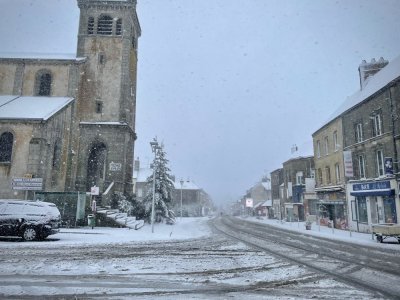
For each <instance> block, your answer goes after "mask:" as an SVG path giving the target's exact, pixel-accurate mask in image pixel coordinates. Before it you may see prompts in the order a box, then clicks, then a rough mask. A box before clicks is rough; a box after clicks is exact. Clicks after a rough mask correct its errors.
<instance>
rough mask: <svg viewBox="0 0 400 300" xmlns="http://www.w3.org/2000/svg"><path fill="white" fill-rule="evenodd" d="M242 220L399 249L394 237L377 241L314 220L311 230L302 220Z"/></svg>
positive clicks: (349, 241)
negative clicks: (319, 224)
mask: <svg viewBox="0 0 400 300" xmlns="http://www.w3.org/2000/svg"><path fill="white" fill-rule="evenodd" d="M241 218H242V219H243V220H246V221H250V222H258V223H264V224H268V225H271V226H275V227H280V228H285V229H287V230H291V231H295V232H299V233H301V234H308V235H312V236H316V237H323V238H328V239H332V240H338V241H344V242H348V243H354V244H358V245H366V246H370V247H377V248H380V249H382V248H384V249H392V250H398V251H400V244H399V243H398V242H397V239H395V238H387V239H385V240H384V242H383V243H377V241H376V239H373V235H372V234H370V233H360V232H354V231H353V232H350V231H346V230H339V229H332V228H328V227H327V226H318V225H317V224H316V223H315V222H314V223H313V224H312V226H311V230H306V227H305V224H304V222H285V221H279V220H274V219H267V218H265V217H263V218H257V217H241Z"/></svg>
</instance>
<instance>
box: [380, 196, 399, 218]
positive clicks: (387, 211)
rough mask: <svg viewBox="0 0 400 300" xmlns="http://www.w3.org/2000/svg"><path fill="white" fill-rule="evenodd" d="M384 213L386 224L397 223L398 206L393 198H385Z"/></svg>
mask: <svg viewBox="0 0 400 300" xmlns="http://www.w3.org/2000/svg"><path fill="white" fill-rule="evenodd" d="M383 213H384V218H385V223H397V213H396V204H395V202H394V199H393V198H388V197H385V198H384V199H383Z"/></svg>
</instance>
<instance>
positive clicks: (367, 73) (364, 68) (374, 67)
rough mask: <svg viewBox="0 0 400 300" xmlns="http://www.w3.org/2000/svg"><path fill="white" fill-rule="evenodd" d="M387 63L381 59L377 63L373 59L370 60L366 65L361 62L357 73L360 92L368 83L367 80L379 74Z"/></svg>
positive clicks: (364, 62)
mask: <svg viewBox="0 0 400 300" xmlns="http://www.w3.org/2000/svg"><path fill="white" fill-rule="evenodd" d="M388 63H389V62H388V61H387V60H385V59H383V57H381V58H380V59H379V60H378V61H376V60H375V58H373V59H371V62H369V63H367V62H366V61H365V60H363V61H362V62H361V64H360V66H359V67H358V73H359V75H360V89H361V90H362V89H363V88H364V87H365V85H366V84H367V82H368V78H369V77H371V76H373V75H374V74H376V73H377V72H379V71H380V70H381V69H382V68H384V67H385V66H386V65H387V64H388Z"/></svg>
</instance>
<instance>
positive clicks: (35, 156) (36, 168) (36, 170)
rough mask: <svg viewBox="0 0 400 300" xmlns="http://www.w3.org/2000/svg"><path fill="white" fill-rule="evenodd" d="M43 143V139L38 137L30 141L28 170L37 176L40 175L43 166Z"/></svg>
mask: <svg viewBox="0 0 400 300" xmlns="http://www.w3.org/2000/svg"><path fill="white" fill-rule="evenodd" d="M42 145H43V141H42V140H40V139H36V138H33V139H32V140H31V141H30V142H29V155H28V172H29V173H31V174H33V175H35V176H37V177H40V175H41V174H42V168H43V161H42V156H41V155H40V153H41V150H42Z"/></svg>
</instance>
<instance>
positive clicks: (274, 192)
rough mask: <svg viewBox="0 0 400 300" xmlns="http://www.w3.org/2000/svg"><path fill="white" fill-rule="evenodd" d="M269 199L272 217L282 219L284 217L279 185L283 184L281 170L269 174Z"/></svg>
mask: <svg viewBox="0 0 400 300" xmlns="http://www.w3.org/2000/svg"><path fill="white" fill-rule="evenodd" d="M270 175H271V198H272V205H273V209H274V217H275V218H276V219H282V216H283V215H284V212H283V210H284V207H285V206H284V203H285V202H284V199H283V191H281V185H282V184H283V168H279V169H276V170H274V171H272V172H271V174H270Z"/></svg>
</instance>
